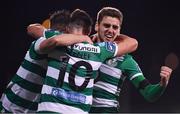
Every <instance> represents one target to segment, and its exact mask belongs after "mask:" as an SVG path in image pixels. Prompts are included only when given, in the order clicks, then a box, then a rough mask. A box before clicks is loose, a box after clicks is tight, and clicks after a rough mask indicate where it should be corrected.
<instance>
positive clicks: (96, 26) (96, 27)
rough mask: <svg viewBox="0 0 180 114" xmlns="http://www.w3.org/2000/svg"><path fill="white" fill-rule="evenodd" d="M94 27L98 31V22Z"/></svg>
mask: <svg viewBox="0 0 180 114" xmlns="http://www.w3.org/2000/svg"><path fill="white" fill-rule="evenodd" d="M94 29H95V31H96V32H97V31H98V22H96V24H95V27H94Z"/></svg>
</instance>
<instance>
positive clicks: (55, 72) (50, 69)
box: [47, 66, 60, 80]
mask: <svg viewBox="0 0 180 114" xmlns="http://www.w3.org/2000/svg"><path fill="white" fill-rule="evenodd" d="M59 73H60V70H57V69H56V68H53V67H50V66H48V69H47V76H49V77H51V78H54V79H56V80H58V77H59Z"/></svg>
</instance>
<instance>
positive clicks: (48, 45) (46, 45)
mask: <svg viewBox="0 0 180 114" xmlns="http://www.w3.org/2000/svg"><path fill="white" fill-rule="evenodd" d="M80 42H89V43H91V44H92V41H91V39H90V38H89V37H88V36H85V35H75V34H61V35H57V36H53V37H51V38H49V39H44V40H43V41H42V42H41V43H40V45H39V50H40V51H41V52H42V53H48V52H49V51H51V50H52V49H54V48H55V47H57V46H69V45H73V44H76V43H80Z"/></svg>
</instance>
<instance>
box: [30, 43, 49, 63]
mask: <svg viewBox="0 0 180 114" xmlns="http://www.w3.org/2000/svg"><path fill="white" fill-rule="evenodd" d="M34 45H35V42H33V43H32V44H31V46H30V49H29V55H30V57H31V58H32V59H35V60H39V59H45V58H47V54H42V55H41V54H38V53H36V51H35V50H34Z"/></svg>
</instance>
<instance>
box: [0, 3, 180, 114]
mask: <svg viewBox="0 0 180 114" xmlns="http://www.w3.org/2000/svg"><path fill="white" fill-rule="evenodd" d="M104 6H111V7H116V8H118V9H120V10H121V11H122V12H123V14H124V22H123V25H122V30H121V33H123V34H127V35H129V36H131V37H134V38H136V39H137V40H138V42H139V47H138V50H137V51H136V52H134V53H132V55H133V56H134V59H135V60H136V61H137V62H138V64H139V65H140V67H141V69H142V71H143V73H144V75H145V76H146V78H147V79H148V80H149V81H150V82H151V83H158V82H159V79H160V76H159V72H160V67H161V66H162V65H165V64H166V65H168V66H171V67H173V68H174V69H175V70H174V71H173V73H172V77H171V79H170V82H169V85H168V87H167V89H166V91H165V93H164V94H163V95H162V97H161V98H160V99H159V100H158V101H157V102H155V103H148V102H146V101H145V100H144V99H143V97H142V96H141V95H140V94H139V93H138V91H137V90H136V89H135V88H134V87H133V86H132V84H131V83H130V82H129V81H126V83H125V84H124V87H123V90H122V94H121V99H120V105H121V112H162V113H163V112H180V67H179V59H180V48H179V42H180V40H179V38H180V35H179V33H180V29H179V27H180V13H179V11H180V7H179V2H178V0H171V1H170V0H72V1H71V0H23V1H22V0H5V1H3V3H1V4H0V8H1V10H0V11H1V13H0V14H1V16H0V20H1V21H0V22H1V30H0V31H1V45H0V46H1V48H0V53H1V55H0V57H1V59H0V60H1V63H0V76H1V78H0V79H1V80H0V87H1V88H0V94H2V92H3V91H4V89H5V87H6V85H7V83H8V82H9V81H10V79H11V77H12V76H13V75H14V74H15V73H16V70H17V69H18V67H19V65H20V64H21V61H22V60H23V58H24V55H25V53H26V51H27V49H28V48H29V45H30V43H31V41H33V39H32V38H31V37H30V36H28V35H27V33H26V27H27V26H28V25H29V24H31V23H35V22H36V23H42V22H43V21H44V20H45V19H47V18H48V17H49V14H51V13H52V12H54V11H56V10H61V9H67V10H70V11H72V10H73V9H75V8H80V9H83V10H86V11H87V12H88V13H89V14H90V15H91V16H92V17H93V19H94V21H95V20H96V13H97V12H98V11H99V10H100V9H101V8H102V7H104ZM92 33H94V30H93V32H92Z"/></svg>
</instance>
